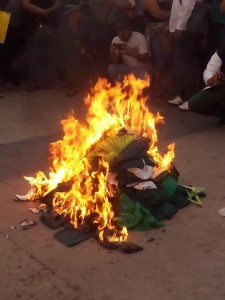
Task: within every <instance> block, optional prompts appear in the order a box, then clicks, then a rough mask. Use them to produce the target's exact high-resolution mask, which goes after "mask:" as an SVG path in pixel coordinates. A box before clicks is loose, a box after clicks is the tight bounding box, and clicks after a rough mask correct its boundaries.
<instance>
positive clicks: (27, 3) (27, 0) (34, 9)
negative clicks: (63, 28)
mask: <svg viewBox="0 0 225 300" xmlns="http://www.w3.org/2000/svg"><path fill="white" fill-rule="evenodd" d="M22 6H23V8H24V9H25V10H27V11H29V12H30V13H32V14H36V15H41V14H42V13H43V11H44V10H43V9H42V8H40V7H38V6H36V5H34V4H31V0H22Z"/></svg>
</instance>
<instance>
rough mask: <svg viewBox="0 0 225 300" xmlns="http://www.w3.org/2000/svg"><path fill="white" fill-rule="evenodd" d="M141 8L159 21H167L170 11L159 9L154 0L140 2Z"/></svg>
mask: <svg viewBox="0 0 225 300" xmlns="http://www.w3.org/2000/svg"><path fill="white" fill-rule="evenodd" d="M142 5H143V8H144V9H145V10H147V11H149V12H150V14H151V15H152V16H153V17H154V18H155V19H159V20H169V18H170V11H167V10H162V9H160V6H159V4H158V2H157V1H156V0H142Z"/></svg>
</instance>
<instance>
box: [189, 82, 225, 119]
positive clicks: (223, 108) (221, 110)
mask: <svg viewBox="0 0 225 300" xmlns="http://www.w3.org/2000/svg"><path fill="white" fill-rule="evenodd" d="M224 98H225V87H223V86H217V87H214V88H209V89H205V90H202V91H200V92H198V93H197V94H195V95H193V96H192V97H191V98H190V99H189V101H188V105H189V108H190V110H191V111H194V112H196V113H199V114H202V115H208V116H219V117H222V116H224V115H225V101H224Z"/></svg>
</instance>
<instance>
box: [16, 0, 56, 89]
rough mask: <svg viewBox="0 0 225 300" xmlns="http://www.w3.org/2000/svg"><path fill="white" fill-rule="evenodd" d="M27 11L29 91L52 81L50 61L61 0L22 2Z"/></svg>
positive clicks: (23, 0) (26, 0)
mask: <svg viewBox="0 0 225 300" xmlns="http://www.w3.org/2000/svg"><path fill="white" fill-rule="evenodd" d="M22 5H23V7H24V9H25V10H26V11H27V19H26V25H27V39H28V43H29V45H28V47H30V49H29V53H28V69H29V70H28V73H29V74H28V76H29V85H28V87H27V91H34V90H35V89H36V88H38V87H39V85H40V84H41V85H43V86H46V85H48V84H49V83H50V81H51V70H50V60H51V53H52V51H54V42H53V41H54V38H55V36H54V35H55V30H56V28H57V26H58V24H59V19H60V7H61V0H22Z"/></svg>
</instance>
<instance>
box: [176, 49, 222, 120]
mask: <svg viewBox="0 0 225 300" xmlns="http://www.w3.org/2000/svg"><path fill="white" fill-rule="evenodd" d="M224 74H225V47H223V48H221V49H219V50H217V51H216V52H215V53H214V54H213V56H212V57H211V59H210V61H209V63H208V65H207V67H206V69H205V71H204V73H203V79H204V82H205V84H206V87H205V88H204V89H203V90H201V91H200V92H198V93H197V94H195V95H193V96H192V97H191V98H190V99H189V101H188V102H184V103H183V104H182V105H180V106H179V108H180V109H183V110H191V111H194V112H196V113H199V114H202V115H208V116H218V117H219V118H220V120H219V124H221V125H225V75H224Z"/></svg>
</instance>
